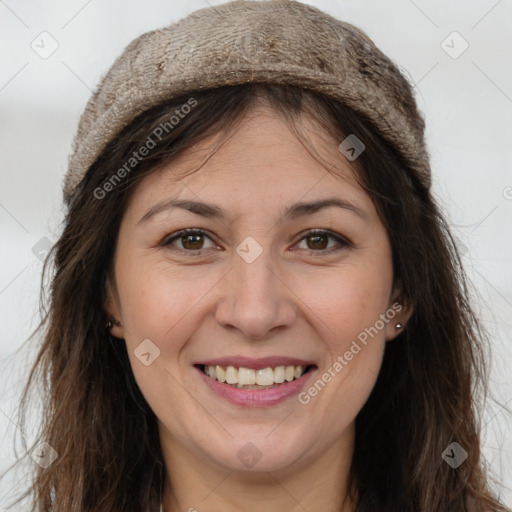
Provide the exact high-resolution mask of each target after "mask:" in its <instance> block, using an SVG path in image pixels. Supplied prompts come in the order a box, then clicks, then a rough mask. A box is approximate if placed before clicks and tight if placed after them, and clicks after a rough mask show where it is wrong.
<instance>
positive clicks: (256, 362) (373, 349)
mask: <svg viewBox="0 0 512 512" xmlns="http://www.w3.org/2000/svg"><path fill="white" fill-rule="evenodd" d="M303 126H304V127H305V129H307V130H308V132H309V136H310V138H311V140H312V141H313V143H314V144H315V146H316V149H317V151H318V152H319V153H320V154H321V155H322V156H323V158H325V159H326V160H328V161H330V162H332V163H333V164H335V165H336V167H337V169H339V174H340V177H335V176H333V175H332V174H330V173H329V172H327V170H326V169H325V168H324V167H323V166H321V165H320V164H319V163H318V162H317V161H316V160H314V159H313V158H312V157H311V156H310V155H309V153H308V152H307V151H306V150H305V149H304V147H303V146H302V145H301V143H300V142H299V140H297V139H296V138H295V136H294V135H292V133H291V132H290V131H289V129H288V128H287V125H286V124H285V123H284V122H283V121H282V120H281V119H280V118H279V117H278V116H277V115H276V114H274V113H273V111H271V110H269V109H267V108H266V107H261V108H258V109H257V110H255V111H254V112H253V113H252V115H251V117H250V118H246V119H245V120H244V122H243V123H242V124H241V125H240V127H239V128H238V129H237V130H236V131H235V132H234V133H233V134H232V135H231V137H230V138H229V139H228V140H227V142H225V143H224V144H223V145H222V146H221V147H220V149H218V151H217V152H216V153H214V154H213V156H212V157H211V158H210V159H209V160H207V162H206V163H205V164H204V165H203V166H202V167H201V168H200V169H199V170H198V171H197V172H195V173H194V174H191V175H190V176H187V177H185V178H183V179H179V175H180V173H184V172H186V171H187V170H188V169H191V168H192V167H193V166H195V165H197V164H198V162H200V161H201V158H202V157H204V155H205V153H206V152H207V150H208V149H209V148H210V147H211V146H210V144H211V140H208V141H205V142H203V143H201V144H200V145H198V146H196V147H195V148H194V150H193V151H187V152H186V153H183V154H182V156H181V157H180V158H179V159H178V160H176V161H174V162H173V163H172V164H170V165H168V166H166V167H165V168H163V169H161V170H158V171H156V172H154V173H152V174H151V175H148V176H147V177H145V178H144V179H143V180H142V181H141V182H140V184H139V185H138V186H137V188H136V190H135V192H134V194H133V196H132V198H131V200H130V202H129V205H128V208H127V210H126V212H125V215H124V217H123V220H122V223H121V227H120V232H119V239H118V243H117V248H116V253H115V281H116V283H115V288H114V287H109V289H110V294H109V295H110V300H109V301H108V303H107V305H106V307H107V310H108V313H109V314H111V315H112V316H114V317H115V318H116V319H117V320H119V321H120V322H121V326H118V327H114V329H113V334H114V335H115V336H117V337H120V338H124V339H125V341H126V345H127V349H128V354H129V357H130V362H131V366H132V368H133V373H134V375H135V378H136V381H137V383H138V385H139V387H140V389H141V391H142V393H143V395H144V396H145V398H146V400H147V402H148V403H149V405H150V406H151V408H152V410H153V411H154V413H155V415H156V417H157V419H158V422H159V429H160V435H161V442H162V447H163V449H164V452H166V450H168V451H171V450H175V451H181V453H186V454H187V455H188V456H189V457H193V458H194V460H196V461H200V462H202V463H204V464H207V465H210V466H212V465H213V466H217V467H219V466H220V467H222V468H224V469H231V470H239V471H248V470H251V471H255V470H261V471H271V470H277V469H283V468H293V467H299V466H300V465H301V464H306V465H307V464H311V463H312V461H314V460H315V459H318V458H320V456H321V455H322V454H325V453H326V451H327V450H331V453H333V454H334V455H335V456H337V455H338V454H339V453H340V452H341V451H344V450H345V451H348V452H350V449H351V446H352V444H353V435H354V420H355V417H356V415H357V413H358V412H359V410H360V409H361V408H362V406H363V405H364V403H365V402H366V400H367V398H368V396H369V394H370V392H371V390H372V388H373V386H374V384H375V381H376V378H377V375H378V373H379V369H380V365H381V361H382V356H383V351H384V347H385V343H386V340H390V339H392V338H393V337H394V336H396V334H397V329H396V328H395V324H396V323H397V322H403V321H405V320H406V319H405V318H404V312H405V310H402V311H401V312H398V310H399V309H400V306H396V305H395V306H394V307H393V304H394V303H395V298H396V295H397V292H398V290H393V286H392V285H393V275H392V259H391V248H390V243H389V240H388V236H387V233H386V230H385V228H384V226H383V224H382V222H381V221H380V219H379V217H378V215H377V211H376V209H375V207H374V205H373V204H372V201H371V200H370V197H369V196H368V195H367V194H366V193H365V192H364V191H363V189H362V188H361V187H360V186H359V185H358V184H357V182H356V180H355V178H354V174H353V171H352V170H351V167H350V163H349V162H348V161H347V160H346V159H345V157H344V156H343V154H342V153H341V152H340V150H339V149H338V145H339V143H340V142H341V141H336V140H334V139H332V140H331V139H328V136H327V135H323V136H322V137H320V135H319V130H318V128H316V127H313V126H312V125H308V124H304V125H303ZM105 200H108V198H107V199H105ZM173 201H181V202H185V203H183V206H182V207H179V206H174V207H173V206H172V202H173ZM335 201H336V202H337V205H336V204H334V202H335ZM324 202H325V203H324ZM183 229H190V230H192V231H197V230H201V232H199V233H197V232H196V233H194V232H192V234H190V233H189V234H183V233H182V234H178V232H179V231H180V230H183ZM311 230H320V231H321V232H320V233H318V232H317V233H316V234H311V233H309V234H308V231H311ZM206 363H210V365H211V366H214V367H217V366H218V367H220V369H219V368H216V372H215V375H216V378H215V379H214V378H212V376H207V375H206V374H205V373H204V371H203V369H202V368H203V367H202V366H201V365H204V364H206ZM300 365H302V366H304V367H309V368H310V369H309V371H308V372H307V373H305V374H304V375H303V376H302V377H300V378H295V377H296V375H295V372H297V375H299V376H300V374H301V372H302V370H301V368H300V367H299V366H300ZM287 367H299V368H291V369H290V368H287ZM240 368H242V369H241V370H240ZM269 368H270V369H269ZM257 370H261V371H257ZM237 376H238V378H239V379H240V381H239V382H242V383H251V382H254V380H252V379H257V382H260V383H261V384H262V385H264V384H265V383H266V384H267V386H272V387H265V388H261V389H246V386H247V385H248V384H244V388H239V387H238V386H237V384H236V377H237ZM291 378H293V379H294V380H293V381H289V380H288V379H291ZM223 379H227V380H228V382H231V384H228V383H226V382H220V381H221V380H223ZM219 380H220V381H219ZM283 380H284V382H283ZM268 383H273V384H268Z"/></svg>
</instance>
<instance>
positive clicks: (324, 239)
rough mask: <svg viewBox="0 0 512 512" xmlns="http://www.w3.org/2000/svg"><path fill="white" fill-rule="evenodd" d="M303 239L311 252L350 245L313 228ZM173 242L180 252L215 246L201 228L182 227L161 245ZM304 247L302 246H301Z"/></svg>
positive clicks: (199, 250) (197, 251)
mask: <svg viewBox="0 0 512 512" xmlns="http://www.w3.org/2000/svg"><path fill="white" fill-rule="evenodd" d="M205 239H208V240H210V242H211V245H210V247H204V240H205ZM329 239H331V240H334V241H335V242H336V243H335V244H334V246H332V245H331V246H329V241H328V240H329ZM303 241H305V242H306V245H307V247H306V248H305V250H306V251H309V252H310V253H312V252H322V251H327V252H332V251H333V250H341V249H344V248H347V247H349V246H350V243H349V242H348V241H347V240H346V239H345V238H343V237H341V236H340V235H336V234H334V233H331V232H330V231H326V230H320V229H315V230H311V231H309V232H307V233H306V234H305V235H304V236H303V237H302V238H301V239H300V240H299V242H298V243H299V244H300V243H301V242H303ZM174 242H179V243H180V244H181V245H182V247H178V249H179V250H181V251H182V252H188V253H196V254H199V253H201V252H202V251H203V250H204V249H210V248H212V247H215V244H214V242H213V240H212V239H211V237H210V236H208V235H207V234H206V233H205V232H204V231H203V230H202V229H182V230H181V231H178V232H177V233H174V234H173V235H171V238H167V239H166V240H165V241H164V242H163V243H162V245H163V246H169V245H174ZM303 249H304V248H303Z"/></svg>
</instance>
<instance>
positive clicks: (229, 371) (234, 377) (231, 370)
mask: <svg viewBox="0 0 512 512" xmlns="http://www.w3.org/2000/svg"><path fill="white" fill-rule="evenodd" d="M226 382H227V383H228V384H238V370H237V369H236V368H235V367H234V366H228V367H227V368H226Z"/></svg>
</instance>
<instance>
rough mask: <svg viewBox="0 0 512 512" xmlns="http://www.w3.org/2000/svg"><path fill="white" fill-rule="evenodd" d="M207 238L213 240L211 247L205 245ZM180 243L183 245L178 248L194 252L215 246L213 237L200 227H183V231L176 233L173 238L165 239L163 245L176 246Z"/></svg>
mask: <svg viewBox="0 0 512 512" xmlns="http://www.w3.org/2000/svg"><path fill="white" fill-rule="evenodd" d="M206 239H207V240H210V242H211V245H210V246H209V247H205V246H204V244H205V240H206ZM178 243H179V244H181V247H180V246H179V245H178V246H177V249H178V250H181V251H184V252H192V253H193V252H200V251H202V250H203V249H209V248H212V247H214V244H213V242H212V240H211V238H210V237H209V236H208V235H207V234H206V233H204V232H203V231H202V230H200V229H182V230H181V231H178V232H177V233H174V235H173V236H171V238H168V239H167V240H166V241H164V242H163V243H162V245H163V246H175V245H176V244H178Z"/></svg>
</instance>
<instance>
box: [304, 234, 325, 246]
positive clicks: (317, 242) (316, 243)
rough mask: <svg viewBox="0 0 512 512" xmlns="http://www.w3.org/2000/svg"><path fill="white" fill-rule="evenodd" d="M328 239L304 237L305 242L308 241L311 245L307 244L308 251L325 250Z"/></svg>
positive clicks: (318, 236)
mask: <svg viewBox="0 0 512 512" xmlns="http://www.w3.org/2000/svg"><path fill="white" fill-rule="evenodd" d="M328 238H329V237H328V236H326V235H313V236H308V237H306V240H308V241H309V242H311V243H308V249H325V248H326V247H327V245H328V243H329V242H328V241H327V239H328Z"/></svg>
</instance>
